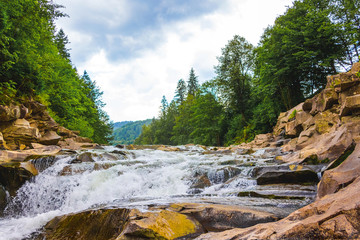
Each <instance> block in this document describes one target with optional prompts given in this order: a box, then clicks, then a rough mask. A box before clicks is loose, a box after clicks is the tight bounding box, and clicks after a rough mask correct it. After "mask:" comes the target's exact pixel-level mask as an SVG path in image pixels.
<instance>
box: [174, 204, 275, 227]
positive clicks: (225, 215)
mask: <svg viewBox="0 0 360 240" xmlns="http://www.w3.org/2000/svg"><path fill="white" fill-rule="evenodd" d="M168 209H169V210H172V211H177V212H179V213H181V214H185V215H188V216H190V217H192V218H194V219H196V220H197V221H199V222H200V224H201V225H202V226H203V227H204V229H205V230H207V231H223V230H227V229H231V228H235V227H249V226H253V225H255V224H258V223H264V222H273V221H276V220H277V217H275V215H274V214H272V213H268V212H262V211H257V210H252V209H249V208H245V207H238V206H230V205H218V204H201V203H178V204H172V205H171V206H170V207H169V208H168Z"/></svg>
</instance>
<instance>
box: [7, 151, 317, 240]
mask: <svg viewBox="0 0 360 240" xmlns="http://www.w3.org/2000/svg"><path fill="white" fill-rule="evenodd" d="M178 148H179V149H180V151H160V150H153V149H143V150H121V151H120V150H119V149H117V148H115V147H112V146H107V147H104V149H100V150H86V152H89V154H90V155H91V158H92V161H85V162H81V161H77V160H76V159H77V157H78V156H79V155H80V154H82V153H84V151H77V152H66V151H64V152H62V154H59V155H57V156H56V157H52V158H49V157H44V158H40V159H36V160H34V165H35V167H36V168H37V169H38V170H39V174H38V175H37V176H36V177H34V178H33V179H32V180H31V181H29V182H27V183H26V184H24V185H23V186H22V187H21V188H20V189H19V190H18V191H17V195H16V196H15V197H14V198H12V199H11V200H10V203H9V204H8V206H7V207H6V209H5V213H4V216H3V217H1V218H0V239H4V240H5V239H6V240H10V239H11V240H13V239H14V240H15V239H31V234H32V233H34V232H36V231H39V230H41V227H42V226H44V225H45V224H46V223H47V222H48V221H49V220H51V219H52V218H54V217H56V216H60V215H64V214H68V213H73V212H80V211H83V210H86V209H93V208H99V207H111V208H113V207H124V208H137V209H142V210H144V211H146V209H147V207H148V206H151V205H160V204H169V203H175V202H200V203H221V204H229V205H240V206H249V207H252V208H255V209H263V210H266V211H269V212H274V213H276V214H278V215H279V216H282V217H284V216H286V215H287V214H289V213H290V212H292V211H294V210H296V209H298V208H299V207H301V206H304V205H306V204H307V203H309V201H312V199H313V196H314V194H315V187H314V186H305V187H304V186H300V185H299V186H297V185H295V186H294V185H281V184H277V185H276V184H275V185H269V186H259V185H257V184H256V179H255V178H254V177H253V171H254V169H255V168H259V167H263V166H275V165H276V164H277V163H276V161H275V159H274V157H275V153H274V152H267V151H266V150H265V149H262V150H258V151H256V152H253V153H247V154H244V153H242V154H240V153H236V152H235V153H234V152H226V151H225V152H223V153H221V152H215V153H209V151H207V150H206V149H203V148H201V147H199V146H178ZM251 191H256V192H261V193H262V194H275V195H289V194H290V195H295V196H302V197H303V198H298V199H269V198H261V197H260V198H259V197H256V198H255V197H248V196H244V194H243V195H241V196H242V197H239V196H240V195H239V193H240V192H243V193H244V192H245V193H246V192H251ZM245 195H246V194H245Z"/></svg>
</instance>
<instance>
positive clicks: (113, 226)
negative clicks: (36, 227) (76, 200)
mask: <svg viewBox="0 0 360 240" xmlns="http://www.w3.org/2000/svg"><path fill="white" fill-rule="evenodd" d="M129 213H130V210H129V209H121V208H120V209H99V210H89V211H84V212H81V213H73V214H68V215H65V216H60V217H55V218H54V219H52V220H51V221H49V222H48V223H47V224H46V225H45V227H44V228H43V233H42V234H41V235H40V236H39V237H38V238H37V239H47V240H67V239H82V240H98V239H116V238H117V237H118V236H119V235H120V233H121V232H122V231H123V230H124V228H125V226H126V224H127V223H128V221H129Z"/></svg>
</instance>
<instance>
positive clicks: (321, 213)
mask: <svg viewBox="0 0 360 240" xmlns="http://www.w3.org/2000/svg"><path fill="white" fill-rule="evenodd" d="M359 189H360V178H357V179H356V180H355V181H354V182H353V183H352V184H350V185H349V186H347V187H346V188H344V189H341V190H340V191H339V192H337V193H335V194H330V195H327V196H325V197H323V198H321V199H319V200H317V201H315V202H314V203H312V204H309V205H307V206H305V207H303V208H301V209H299V210H297V211H295V212H293V213H292V214H290V215H289V216H288V217H286V218H284V219H282V220H280V221H278V222H274V223H265V224H258V225H256V226H253V227H250V228H242V229H240V228H235V229H232V230H228V231H224V232H219V233H207V234H203V235H200V236H199V237H198V238H196V239H198V240H200V239H201V240H207V239H209V240H210V239H217V240H223V239H359V238H360V226H359V219H360V206H359V202H360V193H359V191H358V190H359Z"/></svg>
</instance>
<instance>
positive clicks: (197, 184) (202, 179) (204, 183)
mask: <svg viewBox="0 0 360 240" xmlns="http://www.w3.org/2000/svg"><path fill="white" fill-rule="evenodd" d="M210 186H211V182H210V179H209V177H208V176H207V175H206V174H203V175H200V176H198V177H196V178H195V180H194V181H193V183H192V184H191V187H190V188H201V189H203V188H206V187H210Z"/></svg>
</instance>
